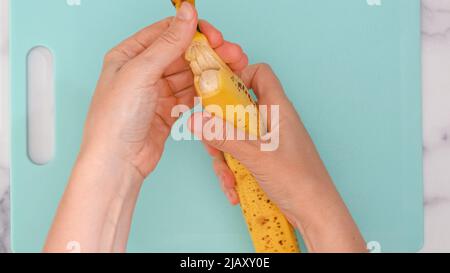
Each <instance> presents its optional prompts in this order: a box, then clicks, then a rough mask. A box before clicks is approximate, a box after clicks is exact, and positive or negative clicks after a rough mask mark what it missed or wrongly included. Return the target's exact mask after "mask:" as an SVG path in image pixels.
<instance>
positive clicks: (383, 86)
mask: <svg viewBox="0 0 450 273" xmlns="http://www.w3.org/2000/svg"><path fill="white" fill-rule="evenodd" d="M69 2H71V3H74V1H72V0H71V1H69ZM198 2H199V3H198V5H199V10H200V13H201V15H202V16H203V17H204V18H206V19H208V20H210V21H211V22H212V23H214V24H215V25H216V26H218V27H219V28H220V29H221V30H223V32H224V35H225V36H226V38H228V39H230V40H232V41H235V42H238V43H239V44H241V45H242V46H243V47H244V48H245V50H246V52H248V54H249V56H250V59H251V61H252V62H254V63H256V62H268V63H270V64H271V65H272V66H273V67H274V69H275V71H276V72H277V73H278V74H279V76H280V78H281V80H282V82H283V84H284V86H285V88H286V91H287V92H288V94H289V96H290V98H291V99H292V101H293V102H294V104H295V105H296V107H297V109H298V110H299V111H300V113H301V115H302V117H303V120H304V122H305V124H306V126H307V128H308V129H309V131H310V133H311V135H312V137H313V138H314V140H315V143H316V144H317V146H318V148H319V150H320V152H321V155H322V156H323V159H324V161H325V163H326V165H327V167H328V169H329V171H330V173H331V175H332V176H333V178H334V181H335V183H336V184H337V186H338V188H339V190H340V192H341V193H342V196H343V197H344V199H345V200H346V202H347V204H348V206H349V207H350V209H351V212H352V213H353V215H354V217H355V219H356V221H357V222H358V224H359V226H360V228H361V230H362V232H363V233H364V236H365V238H366V240H367V241H376V242H379V244H380V245H381V248H382V251H384V252H393V251H402V252H403V251H406V252H410V251H417V250H419V249H420V248H421V246H422V243H423V200H422V199H423V197H422V194H423V189H422V188H423V185H422V128H421V88H420V87H421V80H420V79H421V73H420V72H421V71H420V3H419V2H420V1H419V0H381V3H382V5H381V6H373V5H369V4H368V3H370V2H374V3H375V2H377V1H366V0H345V1H336V0H295V1H294V0H278V1H260V0H246V1H242V0H227V1H212V0H199V1H198ZM260 2H263V3H264V4H263V5H259V4H258V3H260ZM75 3H76V1H75ZM173 14H174V10H173V9H172V7H171V5H170V4H169V0H113V1H111V0H81V5H80V6H76V5H75V6H71V5H68V4H67V3H66V0H13V1H11V61H12V92H11V93H12V140H13V146H12V244H13V249H14V251H16V252H37V251H40V250H41V248H42V246H43V244H44V240H45V237H46V233H47V231H48V229H49V227H50V224H51V221H52V218H53V216H54V214H55V210H56V207H57V204H58V201H59V200H60V198H61V195H62V193H63V190H64V188H65V185H66V182H67V180H68V177H69V175H70V171H71V168H72V165H73V163H74V160H75V157H76V155H77V152H78V149H79V145H80V139H81V134H82V126H83V123H84V119H85V116H86V112H87V109H88V105H89V101H90V98H91V95H92V92H93V90H94V88H95V84H96V81H97V78H98V76H99V72H100V69H101V65H102V59H103V55H104V54H105V52H106V51H107V50H108V49H109V48H112V47H113V46H114V45H116V44H117V43H119V42H120V41H121V40H123V39H124V38H125V37H128V36H129V35H131V34H133V33H134V32H136V31H137V30H139V29H141V28H143V27H145V26H147V25H149V24H151V23H152V22H155V21H157V20H159V19H162V18H164V17H167V16H170V15H173ZM38 45H43V46H46V47H48V48H50V49H51V51H52V52H53V54H54V59H55V69H56V72H55V74H56V79H55V93H56V95H55V96H56V117H57V118H56V143H55V158H54V159H53V160H52V161H51V162H50V163H49V164H47V165H44V166H38V165H35V164H33V163H32V162H31V161H30V159H29V158H28V155H27V132H26V129H27V126H26V124H27V119H26V111H27V110H26V109H27V108H26V105H27V104H26V102H27V92H26V80H25V79H26V57H27V54H28V52H29V50H30V49H32V48H33V47H35V46H38ZM210 166H211V162H210V159H209V158H208V156H207V154H206V153H205V152H204V151H203V149H202V146H201V144H200V143H192V142H174V141H169V143H168V144H167V149H166V152H165V155H164V158H163V160H162V162H161V163H160V165H159V167H158V169H157V171H156V172H155V173H154V174H153V175H152V177H151V179H150V180H149V181H148V182H147V183H146V184H145V187H144V188H143V190H142V195H141V197H140V200H139V204H138V206H137V209H136V214H135V218H134V222H133V228H132V234H131V237H130V241H129V250H130V251H132V252H159V251H162V252H197V251H199V252H200V251H202V252H203V251H205V252H251V251H252V250H253V249H252V245H251V242H250V239H249V236H248V234H247V230H246V227H245V224H244V221H243V219H242V216H241V213H240V209H239V208H238V207H236V208H233V207H230V206H229V205H228V203H227V200H226V199H225V197H224V196H223V194H222V192H221V191H220V188H219V186H218V182H216V178H215V176H214V174H213V171H212V170H211V168H210Z"/></svg>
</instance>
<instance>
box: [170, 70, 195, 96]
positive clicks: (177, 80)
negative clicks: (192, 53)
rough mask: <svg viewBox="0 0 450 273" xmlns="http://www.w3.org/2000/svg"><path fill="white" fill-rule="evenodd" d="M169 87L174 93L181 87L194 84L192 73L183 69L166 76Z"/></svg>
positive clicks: (181, 88)
mask: <svg viewBox="0 0 450 273" xmlns="http://www.w3.org/2000/svg"><path fill="white" fill-rule="evenodd" d="M166 80H167V82H168V84H169V86H170V89H171V90H172V92H173V93H174V94H175V93H177V92H179V91H181V90H183V89H186V88H188V87H190V86H192V85H193V84H194V75H193V74H192V72H191V71H190V70H185V71H184V72H180V73H178V74H173V75H172V76H169V77H166Z"/></svg>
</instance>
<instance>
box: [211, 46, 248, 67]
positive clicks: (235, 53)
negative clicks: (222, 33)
mask: <svg viewBox="0 0 450 273" xmlns="http://www.w3.org/2000/svg"><path fill="white" fill-rule="evenodd" d="M215 51H216V53H217V54H218V55H219V56H220V58H221V59H222V60H223V61H224V62H226V63H228V64H232V63H237V62H239V61H240V60H241V59H242V58H243V57H244V56H245V54H244V51H243V50H242V48H241V46H239V45H238V44H234V43H230V42H225V43H224V44H223V45H221V46H220V47H218V48H216V49H215Z"/></svg>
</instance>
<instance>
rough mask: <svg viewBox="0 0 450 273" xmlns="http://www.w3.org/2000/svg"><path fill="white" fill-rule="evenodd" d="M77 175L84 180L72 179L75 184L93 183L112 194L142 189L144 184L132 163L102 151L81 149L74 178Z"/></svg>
mask: <svg viewBox="0 0 450 273" xmlns="http://www.w3.org/2000/svg"><path fill="white" fill-rule="evenodd" d="M77 175H80V176H83V178H84V179H71V180H74V182H75V183H76V182H77V181H80V182H84V183H92V184H95V186H98V187H102V188H103V190H105V191H106V192H111V193H118V192H120V191H119V190H122V191H128V189H129V190H132V189H136V188H140V187H141V186H142V183H143V182H144V177H143V176H142V175H141V173H140V172H139V171H138V170H137V169H136V168H135V166H133V165H132V164H131V163H129V162H128V161H126V160H124V159H123V158H121V157H120V156H117V155H115V154H113V153H109V152H101V151H100V150H88V149H81V151H80V154H79V155H78V158H77V161H76V164H75V167H74V170H73V174H72V176H77Z"/></svg>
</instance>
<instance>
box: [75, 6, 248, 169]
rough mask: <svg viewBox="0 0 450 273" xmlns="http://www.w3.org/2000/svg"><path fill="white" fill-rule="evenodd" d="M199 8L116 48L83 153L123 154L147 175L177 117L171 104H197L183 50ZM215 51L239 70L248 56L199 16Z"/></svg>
mask: <svg viewBox="0 0 450 273" xmlns="http://www.w3.org/2000/svg"><path fill="white" fill-rule="evenodd" d="M197 23H198V22H197V14H196V12H195V9H194V8H193V7H192V6H191V5H190V4H188V3H185V4H183V7H182V9H181V10H180V11H179V13H178V15H177V17H176V18H168V19H166V20H163V21H161V22H158V23H156V24H154V25H152V26H149V27H148V28H146V29H144V30H142V31H140V32H139V33H137V34H136V35H134V36H133V37H131V38H129V39H127V40H126V41H124V42H122V43H121V44H120V45H118V46H117V47H115V48H114V49H112V50H111V51H110V52H109V53H108V54H107V55H106V57H105V62H104V67H103V72H102V75H101V77H100V81H99V83H98V87H97V90H96V91H95V95H94V98H93V101H92V106H91V109H90V111H89V116H88V119H87V122H86V127H85V135H84V141H83V146H82V153H88V154H95V156H96V157H97V158H98V157H100V158H102V159H103V160H105V161H110V160H111V159H119V160H121V161H123V162H124V164H129V165H131V166H133V167H134V168H135V169H136V170H137V171H138V172H139V173H140V174H141V176H142V177H143V178H145V177H147V176H148V175H149V174H150V173H151V172H152V171H153V170H154V169H155V167H156V165H157V163H158V162H159V160H160V158H161V156H162V153H163V150H164V144H165V142H166V140H167V138H168V136H169V133H170V131H171V127H172V125H173V124H174V122H175V121H176V118H173V117H171V111H172V108H173V107H174V106H175V105H178V104H183V105H188V106H193V103H194V96H195V89H194V86H193V75H192V72H191V71H190V69H189V67H188V64H187V62H186V61H185V60H184V52H185V51H186V49H187V47H188V46H189V45H190V43H191V41H192V38H193V36H194V33H195V32H196V29H197ZM200 28H201V30H202V32H203V33H204V34H205V35H206V36H207V37H208V39H209V40H210V43H211V45H212V46H213V47H214V48H215V50H216V52H217V53H218V54H219V55H220V56H221V57H222V58H223V59H224V60H225V61H227V62H228V64H229V65H230V66H231V67H232V68H233V69H235V70H241V69H243V68H245V67H246V66H247V64H248V59H247V56H246V55H245V54H244V53H243V51H242V49H241V48H240V47H239V46H238V45H235V44H232V43H229V42H226V41H224V40H223V37H222V35H221V33H220V32H219V31H218V30H216V29H215V28H214V27H213V26H211V25H210V24H208V23H207V22H204V21H203V22H202V21H201V22H200Z"/></svg>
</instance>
